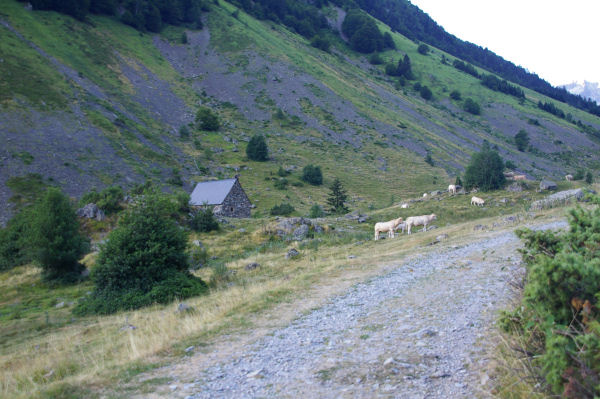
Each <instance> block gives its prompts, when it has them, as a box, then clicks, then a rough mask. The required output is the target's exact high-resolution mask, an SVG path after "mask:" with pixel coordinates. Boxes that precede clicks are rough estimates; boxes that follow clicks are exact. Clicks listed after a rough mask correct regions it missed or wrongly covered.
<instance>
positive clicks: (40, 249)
mask: <svg viewBox="0 0 600 399" xmlns="http://www.w3.org/2000/svg"><path fill="white" fill-rule="evenodd" d="M29 216H30V217H29V223H28V227H29V231H28V232H27V233H26V240H27V246H28V248H29V250H30V251H31V258H32V259H33V260H34V261H36V263H38V264H39V265H40V267H41V268H42V276H43V278H44V279H45V280H54V281H64V282H72V281H75V280H77V279H78V278H79V276H80V274H81V272H82V271H83V269H84V266H83V265H81V264H80V263H79V262H78V261H79V259H80V258H81V257H82V255H83V254H85V253H86V252H87V251H88V250H89V240H88V238H87V237H85V236H84V235H83V234H81V233H80V231H79V230H80V228H79V222H78V221H77V215H76V214H75V210H74V209H73V207H72V206H71V204H70V202H69V198H67V196H66V195H64V194H63V193H62V192H61V191H60V190H59V189H57V188H49V189H48V191H46V194H45V195H44V196H43V197H42V198H41V200H40V201H38V202H37V203H36V204H35V206H34V207H33V209H32V210H31V213H30V214H29Z"/></svg>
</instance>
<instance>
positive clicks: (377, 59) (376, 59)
mask: <svg viewBox="0 0 600 399" xmlns="http://www.w3.org/2000/svg"><path fill="white" fill-rule="evenodd" d="M369 63H370V64H371V65H381V64H383V58H381V55H380V54H379V53H373V54H371V56H370V57H369ZM393 66H394V65H392V67H393Z"/></svg>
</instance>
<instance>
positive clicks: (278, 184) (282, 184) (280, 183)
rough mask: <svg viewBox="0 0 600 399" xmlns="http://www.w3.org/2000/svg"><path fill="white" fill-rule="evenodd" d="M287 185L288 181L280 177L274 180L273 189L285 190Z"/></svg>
mask: <svg viewBox="0 0 600 399" xmlns="http://www.w3.org/2000/svg"><path fill="white" fill-rule="evenodd" d="M289 183H290V182H289V181H288V179H286V178H285V177H281V178H279V179H277V180H275V182H274V183H273V186H275V188H276V189H278V190H287V186H288V184H289Z"/></svg>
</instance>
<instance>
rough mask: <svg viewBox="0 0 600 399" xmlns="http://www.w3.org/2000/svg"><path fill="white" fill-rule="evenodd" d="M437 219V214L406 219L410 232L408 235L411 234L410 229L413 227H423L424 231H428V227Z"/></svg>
mask: <svg viewBox="0 0 600 399" xmlns="http://www.w3.org/2000/svg"><path fill="white" fill-rule="evenodd" d="M435 219H437V216H435V213H432V214H431V215H422V216H410V217H408V218H406V229H407V230H408V234H410V229H411V228H412V227H413V226H423V231H427V225H428V224H430V223H431V222H432V221H433V220H435Z"/></svg>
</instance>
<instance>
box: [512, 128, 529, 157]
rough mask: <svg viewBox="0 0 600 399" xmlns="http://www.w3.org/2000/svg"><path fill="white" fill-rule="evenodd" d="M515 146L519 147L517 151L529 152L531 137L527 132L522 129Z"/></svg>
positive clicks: (516, 138) (516, 137) (517, 135)
mask: <svg viewBox="0 0 600 399" xmlns="http://www.w3.org/2000/svg"><path fill="white" fill-rule="evenodd" d="M515 145H516V146H517V149H518V150H519V151H521V152H523V151H525V150H527V146H528V145H529V135H528V134H527V132H526V131H525V130H523V129H521V130H519V132H518V133H517V134H516V135H515Z"/></svg>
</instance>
